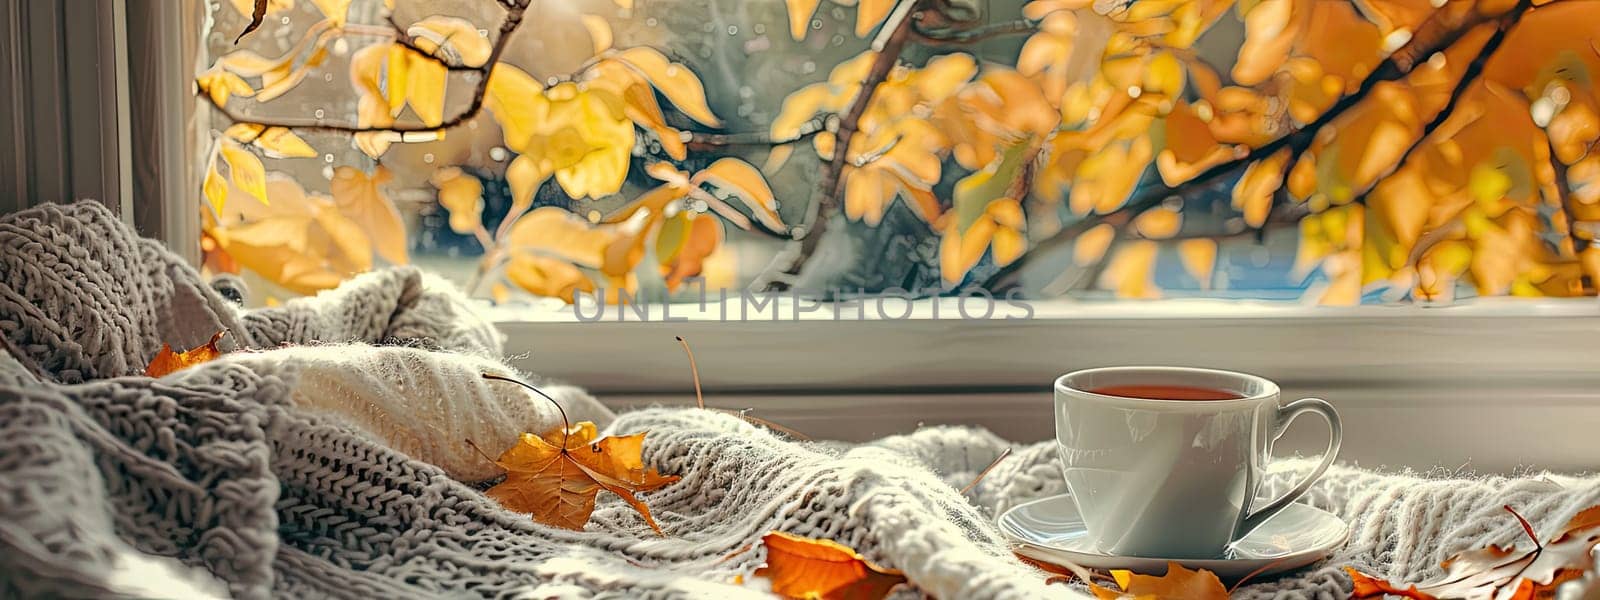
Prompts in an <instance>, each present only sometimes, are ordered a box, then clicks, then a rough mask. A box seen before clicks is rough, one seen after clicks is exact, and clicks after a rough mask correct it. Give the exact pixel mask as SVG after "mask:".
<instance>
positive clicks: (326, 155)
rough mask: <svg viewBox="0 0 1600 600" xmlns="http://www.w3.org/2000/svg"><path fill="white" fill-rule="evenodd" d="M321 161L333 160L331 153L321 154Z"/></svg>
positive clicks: (328, 161) (329, 161)
mask: <svg viewBox="0 0 1600 600" xmlns="http://www.w3.org/2000/svg"><path fill="white" fill-rule="evenodd" d="M322 162H325V163H331V162H333V154H324V155H322Z"/></svg>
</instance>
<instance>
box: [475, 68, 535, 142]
mask: <svg viewBox="0 0 1600 600" xmlns="http://www.w3.org/2000/svg"><path fill="white" fill-rule="evenodd" d="M543 92H544V86H543V85H540V83H539V82H538V81H537V80H535V79H534V78H533V76H531V75H529V74H527V72H525V71H523V70H522V69H518V68H516V67H514V66H511V65H508V64H506V63H504V62H499V63H495V65H494V71H493V72H491V73H490V74H489V85H488V89H487V90H486V91H485V94H484V107H485V108H488V109H489V111H490V112H492V113H494V116H495V120H497V121H499V123H500V129H501V131H502V132H503V133H504V135H505V142H506V146H507V147H510V148H512V149H514V150H517V149H521V148H522V147H523V144H524V142H525V141H526V140H527V139H528V137H529V136H530V135H532V134H533V131H534V129H535V128H537V127H538V126H539V122H540V121H542V120H543V119H544V117H545V115H546V114H547V113H548V112H549V102H547V101H546V100H545V99H544V95H543Z"/></svg>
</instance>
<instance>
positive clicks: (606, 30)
mask: <svg viewBox="0 0 1600 600" xmlns="http://www.w3.org/2000/svg"><path fill="white" fill-rule="evenodd" d="M580 17H581V18H582V19H583V27H584V29H588V30H589V39H590V40H593V41H594V53H595V54H600V53H602V52H605V51H607V50H610V49H611V24H610V23H607V22H606V20H605V19H603V18H601V17H598V16H595V15H580Z"/></svg>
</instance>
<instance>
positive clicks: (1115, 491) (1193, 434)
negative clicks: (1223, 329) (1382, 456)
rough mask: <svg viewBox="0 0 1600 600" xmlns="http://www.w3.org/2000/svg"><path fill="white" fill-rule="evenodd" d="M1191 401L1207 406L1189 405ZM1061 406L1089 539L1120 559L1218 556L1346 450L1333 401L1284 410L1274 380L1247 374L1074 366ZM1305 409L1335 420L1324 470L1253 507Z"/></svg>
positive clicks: (1065, 448) (1062, 442)
mask: <svg viewBox="0 0 1600 600" xmlns="http://www.w3.org/2000/svg"><path fill="white" fill-rule="evenodd" d="M1097 392H1098V393H1097ZM1113 394H1115V395H1113ZM1152 396H1153V397H1152ZM1195 397H1200V398H1212V399H1184V398H1195ZM1216 398H1226V399H1216ZM1055 410H1056V444H1057V446H1058V448H1059V450H1060V451H1061V464H1062V469H1063V471H1064V473H1065V474H1066V479H1067V487H1068V488H1069V489H1071V490H1072V497H1073V498H1074V499H1075V500H1076V501H1077V503H1078V511H1079V513H1081V515H1082V517H1083V522H1084V525H1085V526H1086V527H1087V529H1088V535H1089V539H1090V541H1091V542H1092V543H1093V544H1094V547H1095V549H1096V550H1099V551H1101V552H1105V553H1109V554H1113V555H1118V556H1145V557H1160V558H1214V557H1221V556H1223V555H1224V554H1225V553H1226V551H1227V547H1228V544H1229V543H1231V542H1233V541H1234V540H1238V539H1240V538H1242V537H1244V535H1245V534H1247V533H1249V532H1250V531H1251V530H1253V529H1255V528H1256V526H1258V525H1260V524H1261V523H1263V522H1265V521H1266V520H1267V519H1270V518H1272V516H1273V515H1275V514H1277V513H1278V511H1280V510H1283V508H1284V507H1285V506H1288V505H1289V503H1291V502H1294V501H1295V500H1296V499H1297V498H1299V497H1300V496H1301V495H1302V494H1305V492H1306V490H1307V489H1310V487H1311V484H1312V483H1313V482H1315V481H1316V479H1317V478H1318V477H1320V476H1322V472H1323V471H1324V470H1326V469H1327V468H1328V465H1329V464H1331V463H1332V462H1333V459H1334V456H1336V455H1337V454H1338V452H1339V440H1340V427H1339V415H1338V414H1337V413H1336V412H1334V410H1333V406H1332V405H1330V404H1328V403H1327V402H1325V401H1322V400H1319V399H1316V398H1306V399H1303V400H1296V401H1294V402H1290V403H1289V404H1286V405H1283V406H1279V405H1278V385H1277V384H1275V383H1273V382H1271V381H1268V380H1266V379H1262V378H1260V377H1256V376H1254V375H1245V374H1243V373H1233V372H1229V371H1215V370H1210V369H1190V368H1179V367H1115V368H1105V369H1089V370H1085V371H1077V372H1074V373H1068V374H1066V375H1063V376H1061V378H1059V379H1057V380H1056V402H1055ZM1307 412H1311V413H1317V414H1320V415H1322V417H1323V418H1325V419H1327V421H1328V429H1329V440H1328V450H1327V452H1326V453H1324V454H1323V456H1322V463H1321V464H1319V465H1317V468H1316V469H1315V470H1313V471H1312V472H1311V474H1310V475H1308V476H1307V477H1306V478H1305V480H1304V481H1301V482H1300V483H1298V484H1296V485H1295V486H1294V488H1293V489H1290V490H1289V492H1288V493H1286V494H1284V495H1283V496H1281V497H1279V498H1277V499H1275V500H1273V501H1271V502H1268V503H1266V504H1265V505H1262V506H1259V507H1254V508H1252V507H1251V504H1252V499H1253V498H1255V496H1256V492H1257V489H1258V488H1259V487H1260V484H1261V477H1262V473H1263V467H1264V466H1265V463H1266V460H1267V458H1268V457H1269V456H1270V455H1271V452H1272V443H1273V441H1274V440H1276V439H1278V437H1279V436H1281V435H1282V434H1283V432H1284V430H1285V429H1286V428H1288V426H1289V423H1290V422H1292V421H1293V420H1294V419H1295V417H1298V416H1300V415H1301V414H1304V413H1307Z"/></svg>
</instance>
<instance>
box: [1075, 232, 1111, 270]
mask: <svg viewBox="0 0 1600 600" xmlns="http://www.w3.org/2000/svg"><path fill="white" fill-rule="evenodd" d="M1116 233H1117V228H1116V227H1112V226H1111V225H1110V224H1107V223H1101V224H1099V225H1095V226H1094V227H1091V228H1089V230H1088V231H1085V232H1083V233H1082V234H1081V235H1079V236H1078V237H1077V239H1075V240H1073V241H1072V262H1073V264H1076V265H1078V266H1080V267H1087V266H1089V265H1092V264H1094V263H1096V262H1099V261H1100V257H1102V256H1105V255H1106V250H1107V249H1109V248H1111V240H1112V239H1113V238H1114V237H1116Z"/></svg>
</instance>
